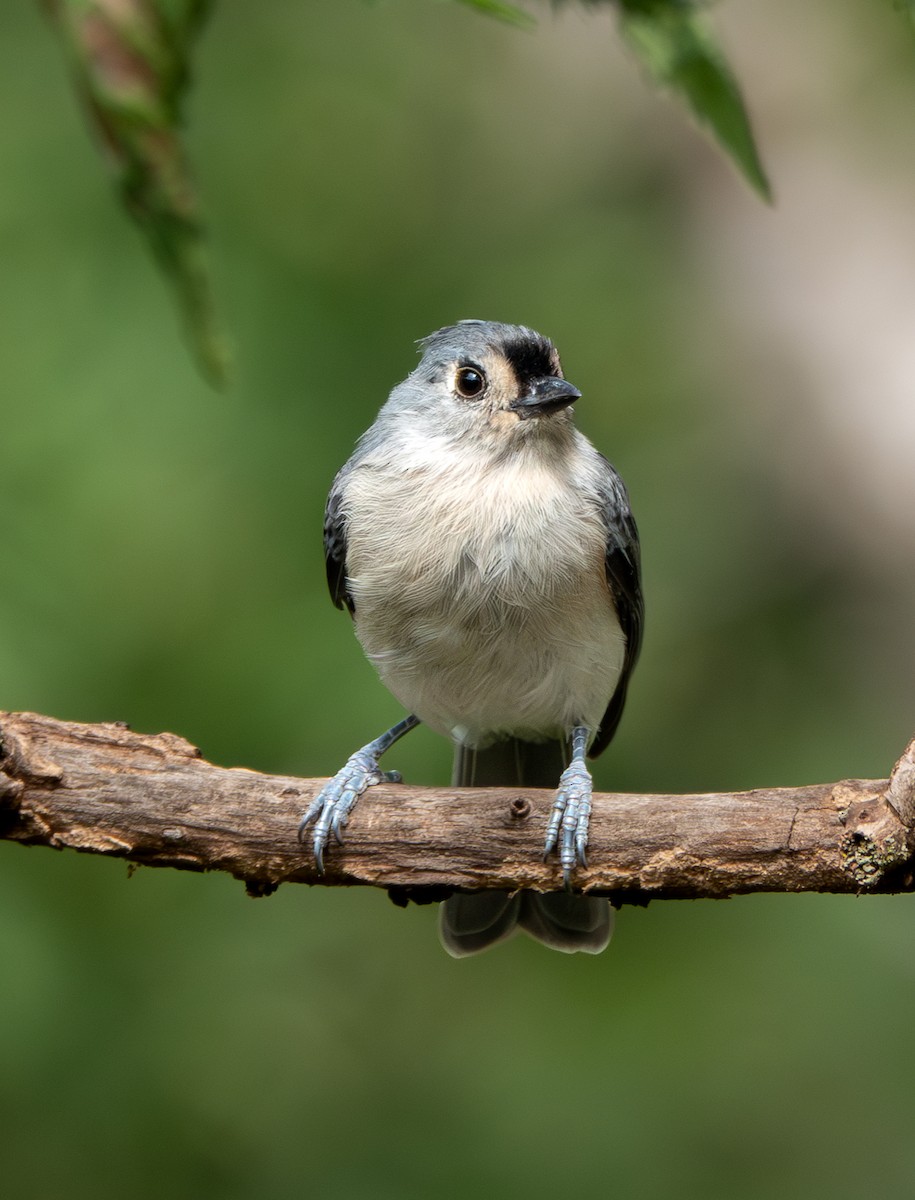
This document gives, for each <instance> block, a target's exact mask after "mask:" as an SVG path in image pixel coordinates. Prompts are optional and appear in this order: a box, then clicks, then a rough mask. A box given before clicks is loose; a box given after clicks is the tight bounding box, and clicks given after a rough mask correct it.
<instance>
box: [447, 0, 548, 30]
mask: <svg viewBox="0 0 915 1200" xmlns="http://www.w3.org/2000/svg"><path fill="white" fill-rule="evenodd" d="M458 4H466V5H467V7H468V8H475V9H476V10H477V12H482V13H486V15H487V16H489V17H495V18H496V19H497V20H499V21H506V22H507V23H508V24H509V25H518V26H520V27H521V28H522V29H530V28H531V27H532V26H534V25H536V23H537V22H536V21H535V20H534V18H533V17H532V16H531V15H530V13H527V12H525V11H524V9H523V8H518V7H517V6H516V5H514V4H503V3H502V2H501V0H458Z"/></svg>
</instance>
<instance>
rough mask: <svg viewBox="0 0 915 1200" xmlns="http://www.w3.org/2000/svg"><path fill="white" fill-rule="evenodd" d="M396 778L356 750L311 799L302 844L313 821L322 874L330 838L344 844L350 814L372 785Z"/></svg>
mask: <svg viewBox="0 0 915 1200" xmlns="http://www.w3.org/2000/svg"><path fill="white" fill-rule="evenodd" d="M394 775H396V772H395V771H382V770H381V769H380V768H379V766H378V760H377V759H376V758H375V757H374V756H373V755H372V754H370V753H368V751H367V750H365V749H362V750H357V751H356V753H355V754H353V755H351V756H350V757H349V758H348V759H347V761H346V764H345V765H344V766H343V767H342V768H341V769H340V770H339V771H338V772H337V774H336V775H335V776H334V777H333V779H331V780H330V781H329V782H328V783H327V784H325V786H324V787H323V788H322V789H321V791H320V792H319V793H318V795H317V796H316V797H315V798H314V800H312V802H311V804H310V805H309V806H308V811H307V812H306V813H305V816H304V817H303V818H302V820H301V822H300V823H299V841H300V842H304V841H305V839H306V837H307V832H306V831H307V828H308V826H309V825H310V824H311V822H312V821H314V823H315V826H314V831H313V837H312V843H311V844H312V850H313V851H314V856H315V866H316V867H317V868H318V873H319V874H321V875H323V874H324V851H325V849H326V847H327V843H328V841H329V839H330V835H331V834H333V836H334V840H335V841H336V842H337V844H338V845H339V844H342V842H343V830H344V828H345V827H346V822H347V820H348V818H349V814H350V812H351V810H352V807H353V805H354V804H355V803H356V801H357V800H358V799H359V797H360V796H361V795H362V793H363V792H364V791H365V790H366V789H367V788H370V787H372V785H373V784H376V783H381V782H383V781H389V782H393V779H392V777H393V776H394Z"/></svg>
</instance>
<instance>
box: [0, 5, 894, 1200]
mask: <svg viewBox="0 0 915 1200" xmlns="http://www.w3.org/2000/svg"><path fill="white" fill-rule="evenodd" d="M538 12H539V15H540V22H539V26H538V28H537V30H536V31H535V32H532V33H526V32H520V31H518V30H515V29H510V28H508V27H505V26H503V25H500V24H498V23H497V22H494V21H487V20H484V19H482V18H481V17H479V16H478V15H476V14H474V13H473V12H471V11H469V10H466V9H463V8H461V7H460V6H458V5H454V4H452V5H449V4H441V3H431V2H430V0H396V2H395V0H391V2H389V3H386V4H383V5H369V4H365V3H360V2H357V0H340V2H338V3H336V4H333V5H331V4H305V3H291V2H289V0H285V2H283V0H272V2H270V3H267V4H264V5H260V6H257V7H256V8H255V7H252V6H251V5H246V4H242V3H240V2H239V0H222V2H221V3H219V4H217V6H216V11H215V15H214V19H213V20H212V22H211V23H210V25H209V27H208V28H207V30H206V31H205V33H204V35H203V37H202V39H201V42H200V45H199V54H198V59H197V68H196V86H195V88H194V91H193V94H192V96H191V97H190V105H189V111H190V117H191V129H190V133H189V143H190V147H191V152H192V154H193V157H194V161H195V164H196V171H197V177H198V180H199V183H200V187H201V191H202V193H203V197H204V201H205V203H206V206H207V209H208V213H209V220H210V231H211V239H212V247H213V255H214V269H215V276H216V283H217V288H218V294H219V299H220V303H221V307H222V309H223V312H224V315H225V317H226V319H227V321H228V323H229V325H230V327H231V329H232V331H233V337H234V342H235V356H236V382H235V386H234V387H233V388H232V389H231V391H230V392H229V393H228V394H227V395H224V396H220V395H216V394H214V393H213V392H211V391H210V390H208V389H207V387H206V386H205V385H204V384H203V383H202V382H201V381H200V380H199V378H198V377H197V375H196V374H195V370H194V368H193V366H192V364H191V361H190V358H189V356H188V355H187V354H186V353H185V350H184V348H183V346H182V345H181V342H180V336H179V334H178V332H177V329H178V326H177V321H176V319H175V316H174V313H173V311H172V310H171V308H170V307H169V298H168V296H167V294H166V291H165V289H164V288H163V287H162V285H161V282H160V280H159V279H158V278H157V276H156V275H155V272H154V269H153V267H152V265H151V263H150V262H149V261H148V258H147V256H146V254H145V251H144V248H143V247H142V245H141V243H140V240H139V238H138V236H137V234H136V232H135V230H134V229H133V228H132V227H131V226H130V225H129V223H128V222H127V221H126V219H125V218H124V216H123V214H122V213H121V212H120V211H119V210H118V208H117V206H116V204H115V201H114V199H113V197H112V195H111V192H110V188H109V187H108V185H107V182H106V181H105V179H104V177H103V175H102V172H101V170H100V164H99V162H98V160H97V157H96V153H95V150H94V149H93V147H92V145H91V142H90V139H89V138H88V136H87V134H86V131H85V128H84V126H83V122H82V120H81V117H80V114H79V113H78V111H77V109H76V106H75V104H74V100H73V97H72V95H71V92H70V90H69V84H68V80H67V77H66V70H65V64H64V61H63V56H62V54H61V52H60V49H59V46H58V45H57V44H56V43H55V42H54V40H53V38H52V36H51V33H50V30H49V29H48V28H47V27H46V25H45V23H44V22H43V21H42V19H41V16H40V13H39V12H38V11H37V6H19V5H16V6H14V5H5V6H4V7H3V9H2V10H0V56H2V63H3V67H2V70H0V111H2V112H3V113H4V114H5V116H4V120H3V122H2V123H0V177H2V180H3V183H2V187H0V261H2V277H0V394H2V418H0V443H2V447H3V455H2V462H3V469H2V472H0V496H2V503H0V521H2V542H3V560H4V570H3V578H4V586H3V588H2V593H0V707H2V708H7V709H34V710H37V711H39V712H46V713H49V714H51V715H54V716H57V717H61V718H69V719H74V720H83V721H99V720H114V719H119V720H126V721H129V722H130V723H131V725H132V726H133V727H134V728H136V729H139V730H144V731H158V730H163V729H168V730H172V731H174V732H177V733H180V734H182V735H184V736H186V737H188V738H189V739H191V740H192V741H194V742H195V743H196V744H198V745H199V746H200V747H201V749H202V751H203V753H204V755H205V756H206V757H207V758H209V759H211V760H213V761H215V762H219V763H222V764H227V765H231V764H240V765H246V766H250V767H255V768H260V769H263V770H269V771H275V772H289V773H298V774H302V775H321V774H328V773H330V772H331V771H333V770H334V769H336V767H337V766H339V765H340V763H341V762H342V760H343V759H344V758H345V756H346V755H347V754H348V753H350V752H351V751H352V749H353V748H354V747H355V746H356V745H359V744H361V743H362V742H364V741H366V740H367V739H368V738H369V737H371V736H374V735H375V734H376V733H377V732H379V731H380V730H381V729H382V728H384V727H386V725H388V724H389V723H391V722H392V721H393V720H394V719H396V717H397V715H398V709H397V706H396V703H395V702H394V701H393V700H392V699H391V698H390V697H389V696H388V695H387V694H386V693H385V692H384V690H383V689H382V687H381V686H380V684H378V683H377V681H376V680H375V679H374V676H373V673H372V671H371V670H370V668H369V667H368V666H367V665H366V664H365V662H364V661H363V659H362V655H361V652H360V651H359V648H358V645H357V644H356V642H355V639H354V638H353V635H352V631H351V628H350V624H349V622H348V621H347V620H346V619H345V617H343V616H341V615H340V614H339V613H336V612H335V611H334V610H333V608H332V607H331V605H330V603H329V601H328V599H327V596H326V591H325V585H324V579H323V562H322V556H321V537H320V527H321V515H322V507H323V502H324V496H325V494H326V490H327V487H328V484H329V482H330V480H331V478H332V476H333V473H334V471H335V470H336V468H337V467H338V466H339V465H340V463H342V462H343V460H344V459H345V458H346V457H347V455H348V454H349V452H350V450H351V448H352V444H353V442H354V440H355V438H356V437H357V436H358V434H359V433H360V432H361V431H362V430H363V428H365V426H366V425H367V424H368V423H369V421H370V420H371V418H372V416H373V414H374V412H375V411H376V409H377V407H378V405H379V404H380V403H381V401H382V400H383V399H384V397H385V396H386V394H387V392H388V390H389V389H390V387H391V386H392V385H393V384H394V383H395V382H397V381H398V380H399V379H401V378H402V377H403V376H404V375H406V374H407V373H408V371H410V370H411V369H412V366H413V363H414V361H415V358H414V348H413V345H412V343H413V340H414V339H416V338H418V337H420V336H422V335H424V334H426V333H428V332H430V331H431V330H433V329H435V328H436V327H438V326H440V325H442V324H446V323H449V322H451V321H453V320H455V319H458V318H461V317H467V316H478V317H487V318H491V319H497V320H505V321H520V322H525V323H527V324H530V325H532V326H534V327H535V328H538V329H540V330H542V331H543V332H545V333H547V334H549V335H550V336H551V337H553V338H554V340H555V341H556V342H557V344H558V345H559V347H560V349H561V351H562V354H563V361H564V365H565V369H566V373H567V375H568V376H569V378H570V379H571V380H572V381H573V382H574V383H575V384H576V385H577V386H578V387H579V388H580V389H581V390H582V391H583V393H584V397H585V398H584V399H583V401H582V402H581V403H580V405H579V406H578V414H579V422H580V424H581V426H582V427H583V428H584V429H585V431H586V432H587V433H588V434H589V435H590V436H591V437H592V439H593V440H594V441H595V442H596V443H597V444H598V445H599V446H600V447H601V449H603V450H604V451H605V452H606V453H607V454H608V456H609V457H610V458H611V459H612V460H613V461H614V462H615V463H616V465H617V466H618V467H619V469H620V470H621V472H622V474H623V476H624V478H625V479H626V480H627V482H628V484H629V487H630V490H631V493H632V497H633V503H634V506H635V511H636V514H637V517H638V520H639V524H640V528H641V532H642V540H643V547H644V556H645V588H646V594H647V605H648V624H647V640H646V645H645V650H644V654H643V660H642V663H641V666H640V668H639V671H638V672H637V674H636V677H635V684H634V688H633V690H632V698H631V701H630V704H629V708H628V711H627V715H626V718H625V720H624V722H623V725H622V728H621V731H620V733H619V735H618V737H617V740H616V742H615V743H614V745H613V746H612V747H611V749H610V751H609V752H608V753H607V754H606V755H605V756H604V758H603V759H601V760H600V762H599V764H598V766H597V771H596V777H597V783H598V786H600V787H603V788H613V789H619V790H625V789H631V790H640V791H641V790H648V791H662V790H668V791H688V790H710V789H714V788H722V789H736V788H745V787H753V786H757V785H764V784H793V783H797V784H800V783H805V782H814V781H821V780H830V779H838V778H841V777H843V776H846V775H858V776H866V777H880V776H884V775H886V773H887V772H888V770H889V769H890V767H891V766H892V763H893V762H894V760H895V758H896V757H898V755H899V754H900V753H901V751H902V749H903V747H904V745H905V743H906V741H907V739H908V737H909V736H910V734H911V732H912V729H913V726H915V684H913V680H915V632H913V619H912V617H913V608H915V556H913V554H912V545H913V536H915V474H913V472H912V470H911V461H912V454H913V448H915V350H913V346H915V337H913V329H915V215H913V214H915V147H913V144H912V141H911V129H912V114H913V112H915V48H913V40H912V38H911V35H910V32H909V30H908V29H907V28H906V25H905V22H904V21H903V20H902V19H901V18H900V16H899V14H898V12H894V11H893V8H892V6H891V5H873V4H870V3H866V2H865V0H854V2H852V0H843V2H841V3H839V2H837V0H830V2H827V0H809V2H808V3H807V4H805V5H804V6H803V11H800V10H798V7H797V6H796V5H793V4H790V3H788V0H773V3H771V4H769V5H766V6H759V5H754V4H752V3H751V2H750V0H734V2H733V3H729V4H728V5H726V6H724V7H719V8H716V9H715V12H714V19H715V22H716V25H717V26H718V28H719V31H720V32H721V34H722V38H723V40H724V42H725V45H726V47H727V50H728V54H729V57H730V60H731V62H732V64H733V66H734V69H735V71H736V73H737V75H738V78H739V79H740V80H741V83H742V85H743V87H744V90H745V94H746V96H747V99H748V103H749V106H750V110H751V113H752V114H753V116H754V118H755V123H756V128H757V132H758V135H759V138H760V143H761V148H762V152H763V155H764V158H765V160H766V164H767V167H768V169H769V172H770V175H771V177H772V180H773V184H774V188H775V192H776V200H777V203H776V206H775V208H774V209H767V208H765V207H764V206H763V205H761V204H760V203H759V202H758V201H757V200H756V198H755V197H754V196H753V195H751V194H750V193H749V191H748V189H747V188H746V187H745V185H744V184H743V183H742V182H741V181H740V180H739V179H738V178H737V176H736V174H735V173H734V172H733V170H732V168H731V167H730V166H729V165H728V164H727V162H726V161H724V159H723V158H722V156H721V155H720V154H719V153H718V151H717V150H716V149H714V147H712V146H711V145H710V144H709V143H708V142H707V141H706V140H705V139H704V138H703V136H702V135H701V134H699V133H697V132H696V131H695V130H694V129H693V128H692V127H691V126H690V125H689V123H688V121H687V119H686V117H685V116H684V114H683V113H682V111H681V110H680V109H679V107H678V106H676V105H674V104H673V103H671V102H669V101H667V100H665V99H664V98H663V97H660V96H659V95H657V94H656V93H655V92H654V91H653V90H652V89H651V88H650V87H648V86H647V85H646V83H645V81H644V79H643V78H642V77H641V76H640V73H639V72H638V71H637V70H636V69H635V68H634V67H633V66H632V65H631V63H630V62H629V60H628V59H627V58H626V57H625V55H624V54H623V53H622V52H621V51H620V49H619V48H618V45H617V42H616V40H615V36H614V30H613V22H612V19H611V16H610V15H608V14H607V13H605V12H601V13H587V12H585V11H583V10H578V9H570V10H568V11H565V12H563V14H562V15H561V16H559V17H553V16H552V15H551V14H550V12H549V10H548V9H546V8H545V7H544V8H542V9H540V10H538ZM449 757H450V756H449V751H448V748H447V747H446V746H445V745H444V744H443V743H442V742H441V741H440V740H439V739H436V738H435V737H434V736H433V735H431V734H429V733H427V732H426V731H425V730H421V731H418V732H417V733H416V734H415V735H414V736H413V737H411V738H410V739H408V740H407V742H405V743H403V745H402V748H398V752H397V754H396V763H395V761H394V759H392V762H391V765H392V766H393V765H396V766H398V767H399V768H400V769H402V770H403V771H404V773H405V774H406V775H407V777H408V778H409V779H410V780H411V781H412V782H429V783H432V782H441V781H443V780H445V779H446V778H447V775H448V771H449ZM290 836H292V833H290ZM0 862H2V870H0V962H2V969H0V1028H2V1029H3V1037H2V1039H0V1164H2V1165H0V1178H2V1188H3V1192H4V1195H5V1196H9V1197H14V1198H16V1200H19V1198H22V1197H30V1198H31V1197H35V1198H39V1200H57V1198H65V1197H66V1198H69V1197H83V1196H86V1197H89V1196H91V1197H96V1198H100V1200H107V1198H108V1197H121V1196H123V1195H125V1194H129V1195H131V1196H134V1197H139V1198H143V1197H159V1196H162V1195H169V1196H172V1197H202V1198H206V1197H229V1198H235V1197H238V1198H245V1200H247V1198H249V1197H258V1198H267V1200H271V1198H274V1197H277V1198H280V1197H291V1196H300V1195H317V1196H320V1197H328V1198H333V1200H337V1198H340V1200H350V1198H353V1200H358V1198H362V1197H366V1198H368V1197H371V1198H373V1200H374V1198H378V1197H380V1198H386V1197H391V1198H392V1200H393V1198H412V1197H417V1198H419V1197H428V1196H435V1197H464V1196H467V1195H471V1194H472V1195H481V1196H489V1195H506V1196H519V1197H520V1196H523V1197H547V1196H551V1197H552V1196H555V1195H557V1194H563V1193H566V1192H573V1191H574V1192H575V1193H576V1194H581V1195H587V1194H591V1195H595V1194H611V1195H614V1196H634V1195H636V1194H637V1195H639V1196H640V1197H656V1196H657V1197H660V1196H670V1195H674V1196H678V1197H683V1198H687V1200H691V1198H693V1197H696V1198H702V1200H718V1198H721V1200H730V1198H732V1197H736V1196H739V1197H748V1198H751V1200H755V1198H757V1197H760V1198H761V1197H770V1196H771V1197H774V1196H778V1197H779V1198H785V1197H795V1196H797V1197H802V1196H803V1197H810V1196H827V1195H828V1196H830V1197H840V1198H841V1197H852V1196H859V1195H861V1194H869V1195H873V1194H882V1193H890V1192H892V1191H895V1192H896V1193H897V1194H902V1195H907V1194H909V1193H910V1192H911V1190H912V1187H913V1185H915V1139H913V1137H912V1135H911V1115H912V1101H911V1079H912V1073H913V1066H915V1054H913V1051H912V1049H911V1047H910V1045H909V1042H910V1039H909V1038H908V1036H907V1029H908V1020H909V1017H910V1014H911V1011H912V1007H913V1004H915V945H913V934H912V914H911V912H910V911H909V909H910V907H911V901H910V900H909V899H907V898H905V897H899V898H893V897H887V898H869V899H853V898H846V897H828V896H827V897H816V896H806V895H805V896H797V897H792V896H755V897H747V898H743V899H739V900H733V901H730V902H727V903H715V902H705V903H666V904H663V903H658V904H653V905H651V906H650V907H649V908H648V909H646V910H628V909H627V910H623V912H622V913H621V915H620V918H619V920H618V925H617V934H616V937H615V940H614V943H613V945H612V946H611V948H610V950H609V951H608V952H607V953H606V954H604V955H603V956H601V957H598V958H596V959H592V958H588V957H583V956H579V957H575V958H567V957H565V956H560V955H556V954H552V953H550V952H548V951H546V950H544V949H542V948H541V947H539V946H536V945H534V944H532V943H530V942H528V941H527V940H526V939H517V940H515V941H514V942H512V943H510V944H508V945H507V946H504V947H501V948H499V949H498V950H496V951H493V952H492V953H491V954H489V955H486V956H483V957H481V958H479V959H474V960H468V961H463V962H453V961H452V960H450V959H449V958H447V957H446V956H445V954H444V953H443V952H442V951H441V950H440V948H439V946H438V943H437V940H436V937H435V933H434V925H435V917H436V914H435V912H434V911H433V910H432V909H431V908H425V909H418V908H411V909H409V910H406V911H401V910H398V909H395V908H394V906H393V905H391V904H390V903H389V902H388V900H387V899H386V897H385V896H384V895H383V894H382V893H376V892H373V891H369V890H367V889H364V890H363V889H354V890H352V891H351V892H347V891H344V890H332V889H321V888H315V889H313V890H307V889H305V888H301V887H292V886H289V887H286V888H283V889H281V890H280V891H279V893H277V894H276V895H275V896H273V897H272V898H270V899H267V900H257V901H252V900H250V899H248V898H247V897H246V896H245V894H244V890H243V888H242V886H241V885H240V884H237V883H235V882H233V881H232V880H230V879H228V878H226V877H223V876H211V877H204V876H194V875H182V874H180V873H177V872H169V871H155V870H144V869H141V870H138V871H136V872H135V873H134V874H133V875H132V876H130V877H128V871H127V869H126V866H125V865H124V864H123V863H121V862H113V861H106V860H103V859H101V858H97V857H89V856H87V857H78V856H76V855H72V854H60V855H57V854H53V853H51V852H50V851H48V850H37V849H35V850H23V849H22V848H20V847H18V846H14V845H0Z"/></svg>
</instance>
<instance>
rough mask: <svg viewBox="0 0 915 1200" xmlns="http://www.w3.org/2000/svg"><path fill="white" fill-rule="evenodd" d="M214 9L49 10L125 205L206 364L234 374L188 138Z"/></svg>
mask: <svg viewBox="0 0 915 1200" xmlns="http://www.w3.org/2000/svg"><path fill="white" fill-rule="evenodd" d="M209 2H210V0H46V7H47V9H48V12H49V14H50V16H51V19H52V21H53V22H54V24H55V25H56V27H57V29H58V30H59V32H60V34H61V35H62V37H63V40H64V43H65V45H66V47H67V50H68V53H69V56H70V61H71V65H72V70H73V74H74V76H75V79H76V84H77V88H78V90H79V92H80V95H81V97H82V100H83V103H84V105H85V108H86V110H87V112H88V114H89V117H90V120H91V122H92V124H93V125H94V127H95V130H96V132H97V134H98V136H99V140H100V141H101V143H102V145H103V147H104V149H105V150H106V152H107V154H106V158H107V160H108V161H109V163H110V164H111V166H112V168H113V170H114V173H115V177H116V180H117V183H118V185H119V188H120V192H121V198H122V200H123V202H124V205H125V207H126V208H127V210H128V212H129V213H130V215H131V216H132V217H133V218H134V220H135V221H136V222H137V224H138V225H139V226H140V229H141V230H142V231H143V233H144V235H145V237H146V240H147V243H148V244H149V246H150V248H151V250H152V252H153V254H154V256H155V258H156V260H157V261H158V263H159V266H160V268H161V269H162V271H163V272H164V274H165V276H166V278H167V279H168V280H169V282H170V283H171V285H172V287H173V289H174V292H175V295H176V297H177V300H178V305H179V308H180V309H181V312H182V316H183V318H184V325H185V328H186V330H187V334H188V337H189V340H190V342H191V345H192V347H193V349H194V351H195V353H196V356H197V359H198V362H199V364H200V366H201V368H202V369H203V371H204V373H205V374H206V376H207V377H208V378H209V380H210V381H211V382H212V383H214V384H216V385H220V384H222V383H224V382H225V380H226V376H227V372H228V353H227V349H226V342H225V339H224V337H223V334H222V330H221V328H220V326H219V322H218V320H217V317H216V311H215V306H214V303H213V289H212V284H211V280H210V272H209V267H208V264H207V257H206V246H205V240H204V233H203V224H202V219H201V213H200V206H199V203H198V201H197V195H196V191H195V189H194V184H193V179H192V176H191V171H190V166H189V163H188V160H187V156H186V154H185V152H184V147H183V144H182V142H181V138H180V123H181V118H180V110H181V102H182V100H183V98H184V95H185V93H186V90H187V85H188V82H189V78H190V72H189V56H190V49H191V44H192V40H193V37H194V34H195V33H196V31H197V29H198V27H199V25H200V23H201V22H202V20H203V18H204V16H205V15H206V11H207V9H208V7H209Z"/></svg>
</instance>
